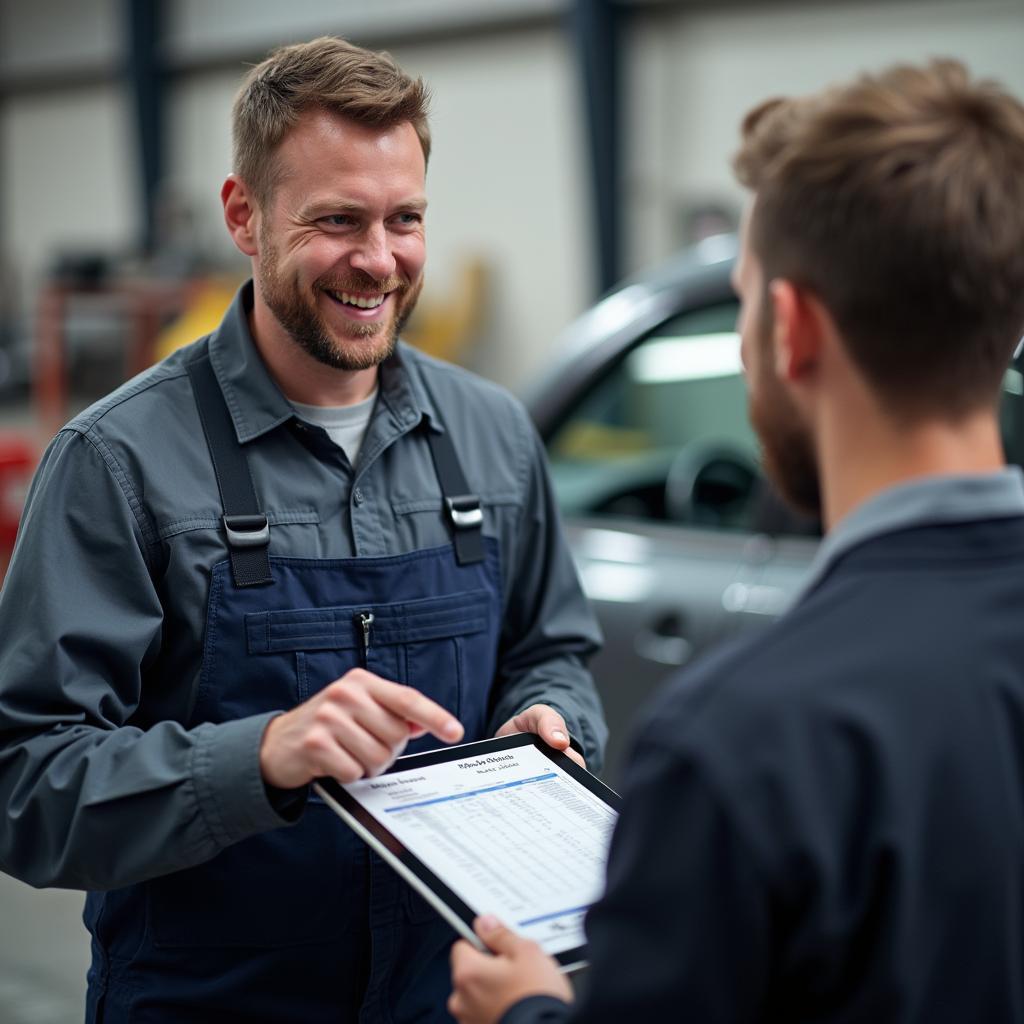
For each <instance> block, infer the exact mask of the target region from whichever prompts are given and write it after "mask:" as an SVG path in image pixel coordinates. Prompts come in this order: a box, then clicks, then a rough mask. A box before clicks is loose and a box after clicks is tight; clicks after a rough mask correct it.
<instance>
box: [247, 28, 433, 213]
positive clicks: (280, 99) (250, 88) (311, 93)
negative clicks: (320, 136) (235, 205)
mask: <svg viewBox="0 0 1024 1024" xmlns="http://www.w3.org/2000/svg"><path fill="white" fill-rule="evenodd" d="M428 104H429V94H428V92H427V88H426V86H425V85H424V84H423V81H422V79H419V78H417V79H413V78H410V77H409V76H408V75H407V74H405V72H404V71H402V69H401V68H400V67H399V66H398V65H397V64H396V63H395V61H394V60H393V59H392V57H391V55H390V54H388V53H385V52H383V51H374V50H366V49H363V48H362V47H360V46H354V45H353V44H352V43H349V42H346V41H345V40H344V39H338V38H335V37H333V36H322V37H321V38H319V39H314V40H312V41H311V42H308V43H297V44H295V45H292V46H282V47H280V48H279V49H277V50H274V51H273V53H271V54H270V56H269V57H267V58H266V60H264V61H263V62H262V63H260V64H257V65H256V66H255V67H254V68H252V69H251V70H250V72H249V74H248V75H246V77H245V80H244V82H243V83H242V86H241V88H240V89H239V91H238V95H237V96H236V97H235V102H234V106H233V108H232V112H231V123H232V138H233V144H234V170H235V173H236V174H238V175H239V177H241V179H242V180H243V181H244V182H245V183H246V184H247V185H248V186H249V188H250V189H251V190H252V192H253V193H254V195H255V197H256V199H257V201H258V202H259V203H266V201H267V199H268V198H269V197H270V195H271V193H272V192H273V189H274V185H275V183H276V173H277V165H276V161H275V160H274V153H275V151H276V150H277V147H278V146H279V145H280V143H281V140H282V139H283V138H284V136H285V134H286V133H287V132H288V130H289V129H290V128H291V127H292V126H293V125H294V124H295V123H296V121H298V119H299V117H301V116H302V114H303V113H304V112H306V111H308V110H313V109H320V110H326V111H328V112H330V113H333V114H337V115H339V116H341V117H347V118H350V119H351V120H353V121H356V122H357V123H359V124H362V125H366V126H368V127H372V128H379V129H381V130H386V129H388V128H392V127H394V126H395V125H397V124H401V123H403V122H406V121H408V122H409V123H411V124H412V126H413V128H415V129H416V134H417V136H418V137H419V140H420V145H421V146H422V148H423V156H424V158H425V159H429V157H430V128H429V126H428V124H427V107H428Z"/></svg>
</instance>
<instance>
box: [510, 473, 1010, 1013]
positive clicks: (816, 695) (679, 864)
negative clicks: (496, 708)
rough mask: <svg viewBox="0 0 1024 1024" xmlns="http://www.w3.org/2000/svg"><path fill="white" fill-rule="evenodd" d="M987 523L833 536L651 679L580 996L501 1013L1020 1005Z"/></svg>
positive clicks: (1003, 539) (996, 613)
mask: <svg viewBox="0 0 1024 1024" xmlns="http://www.w3.org/2000/svg"><path fill="white" fill-rule="evenodd" d="M1000 476H1001V478H1002V480H1003V481H1004V482H1005V483H1007V485H1008V486H1015V487H1016V489H1017V492H1018V498H1017V499H1015V500H1016V501H1017V502H1018V503H1019V492H1020V482H1019V477H1018V476H1015V475H1013V474H1001V475H1000ZM996 479H999V477H997V478H996ZM1011 481H1012V483H1011ZM982 504H983V503H982ZM999 515H1000V518H990V519H978V518H975V519H973V520H971V519H969V518H968V519H960V520H959V521H957V520H956V517H952V519H951V520H949V521H945V522H942V521H939V522H928V521H926V520H925V521H921V522H919V523H918V525H916V526H914V525H907V526H905V527H904V528H899V529H894V530H889V531H888V532H884V533H881V534H874V535H871V536H868V537H866V538H865V539H863V540H861V541H859V542H857V543H854V544H853V545H852V546H850V547H848V548H847V549H846V550H845V551H843V552H842V553H840V554H839V555H838V556H837V557H835V558H834V559H833V560H832V561H831V563H830V564H829V566H828V567H827V569H826V570H825V572H824V575H823V576H822V577H821V578H820V579H819V580H818V581H817V582H816V585H815V586H814V587H813V588H812V590H811V591H810V593H809V594H808V595H807V596H805V597H804V599H803V600H802V601H801V602H799V604H798V605H797V607H796V608H794V609H793V610H792V611H791V612H790V613H789V614H788V615H786V616H785V617H784V618H783V619H782V620H780V621H779V622H778V623H777V624H776V625H775V626H774V627H773V628H772V629H770V630H768V631H767V632H765V633H764V634H762V635H759V636H758V637H757V638H755V639H753V640H748V641H746V642H744V643H742V644H741V645H740V646H736V647H733V648H730V649H728V650H724V651H722V652H721V653H719V654H717V655H716V656H712V657H711V658H710V659H708V660H707V661H705V662H704V663H703V665H701V666H700V667H698V668H697V669H695V670H694V671H691V672H689V673H684V674H683V675H682V676H681V677H680V678H679V679H678V680H677V681H676V682H675V683H674V684H673V685H671V686H670V687H669V688H668V690H667V691H666V692H665V693H664V694H663V695H662V697H661V699H660V700H659V701H658V703H657V706H656V707H655V708H653V709H652V711H651V714H650V715H649V716H648V717H647V719H646V724H645V725H644V727H643V729H642V730H641V732H640V735H639V740H638V742H637V744H636V747H635V750H634V756H633V758H632V763H631V770H630V772H629V775H628V781H627V785H626V787H625V794H624V796H625V802H624V812H623V814H622V817H621V820H620V822H619V825H618V828H617V830H616V833H615V837H614V840H613V844H612V851H611V859H610V867H609V879H608V892H607V895H606V897H605V898H604V899H603V901H602V902H600V903H599V904H598V905H597V907H596V908H595V909H594V910H593V912H592V913H591V915H590V917H589V919H588V923H587V928H588V933H589V937H590V942H591V949H592V964H593V969H592V971H591V972H590V978H589V983H588V985H587V991H586V993H585V994H584V995H583V996H582V998H581V999H580V1002H579V1003H578V1005H577V1008H576V1009H575V1010H573V1011H572V1012H570V1009H569V1008H568V1007H566V1006H564V1005H563V1004H561V1003H557V1002H556V1001H554V1000H551V999H547V998H540V997H538V998H534V999H530V1000H526V1001H524V1002H522V1003H520V1004H518V1005H517V1006H516V1007H513V1008H512V1010H511V1011H510V1012H509V1013H508V1014H506V1016H505V1018H504V1021H503V1024H522V1022H525V1021H532V1022H539V1021H561V1020H567V1019H571V1020H572V1021H580V1022H584V1021H585V1022H587V1024H605V1022H607V1024H611V1022H615V1024H620V1022H622V1021H626V1020H633V1021H644V1022H655V1021H657V1022H659V1024H661V1022H666V1021H677V1020H678V1021H683V1020H685V1021H699V1022H701V1024H712V1022H718V1021H721V1022H726V1021H728V1022H730V1024H736V1022H742V1021H786V1022H799V1021H807V1022H809V1021H814V1022H816V1024H819V1022H820V1024H824V1022H837V1024H838V1022H854V1021H857V1022H861V1021H863V1022H872V1024H876V1022H886V1024H890V1022H901V1024H902V1022H921V1024H925V1022H927V1024H941V1022H947V1021H948V1022H950V1024H953V1022H956V1024H965V1022H982V1021H984V1022H985V1024H999V1022H1007V1024H1009V1022H1020V1021H1024V516H1021V515H1016V516H1007V515H1006V510H1005V508H1004V509H1003V510H1002V511H1001V512H1000V513H999ZM938 518H939V519H940V520H941V519H942V518H943V517H941V516H940V517H938ZM868 532H869V533H870V531H868Z"/></svg>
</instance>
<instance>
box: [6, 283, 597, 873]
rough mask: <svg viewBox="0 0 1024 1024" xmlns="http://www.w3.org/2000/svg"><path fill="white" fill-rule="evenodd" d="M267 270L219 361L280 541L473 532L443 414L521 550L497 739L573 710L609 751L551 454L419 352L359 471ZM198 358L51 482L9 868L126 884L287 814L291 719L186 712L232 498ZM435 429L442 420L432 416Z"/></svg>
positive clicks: (497, 518) (511, 589) (30, 550)
mask: <svg viewBox="0 0 1024 1024" xmlns="http://www.w3.org/2000/svg"><path fill="white" fill-rule="evenodd" d="M249 308H251V285H249V286H246V287H245V288H243V290H242V291H241V292H240V293H239V295H238V297H236V299H235V302H234V304H233V305H232V307H231V309H230V310H229V312H228V313H227V314H226V316H225V319H224V321H223V323H222V324H221V327H220V328H219V330H218V331H217V332H215V333H214V334H213V335H212V336H211V340H210V358H211V362H212V365H213V367H214V370H215V372H216V375H217V378H218V381H219V383H220V386H221V389H222V391H223V394H224V397H225V399H226V401H227V404H228V407H229V409H230V412H231V417H232V420H233V422H234V427H235V431H236V433H237V437H238V440H239V442H240V443H241V444H242V446H243V449H244V451H245V454H246V456H247V458H248V462H249V466H250V471H251V473H252V477H253V481H254V484H255V488H256V493H257V495H258V496H259V500H260V502H261V505H262V507H263V510H264V511H265V512H266V515H267V518H268V520H269V522H270V526H271V538H272V539H271V550H272V552H273V553H274V554H275V555H281V556H286V557H287V556H292V557H304V558H321V559H328V558H351V557H358V556H371V555H386V554H399V553H403V552H408V551H413V550H419V549H423V548H429V547H436V546H437V545H439V544H444V543H447V542H450V534H449V531H448V527H447V525H446V523H445V520H444V517H443V516H442V511H441V510H442V500H441V492H440V487H439V484H438V482H437V477H436V474H435V470H434V465H433V461H432V458H431V454H430V449H429V446H428V443H427V440H426V437H425V435H424V429H423V428H424V427H426V428H428V429H435V430H446V431H448V432H449V433H450V435H451V437H452V440H453V442H454V445H455V448H456V450H457V453H458V457H459V460H460V462H461V463H462V468H463V471H464V473H465V475H466V477H467V479H468V480H469V482H470V485H471V486H472V487H473V488H474V490H475V491H476V492H477V493H478V494H479V496H480V498H481V499H482V502H483V507H484V516H485V518H484V532H485V534H487V535H488V536H492V537H494V538H496V539H497V541H498V544H499V549H500V554H501V569H502V590H503V601H504V609H503V613H504V617H503V622H502V629H501V636H500V644H499V651H498V658H497V670H496V673H497V678H496V681H495V690H496V693H497V699H496V701H495V706H494V711H493V715H492V719H491V723H490V729H491V731H492V732H493V731H494V730H495V729H497V728H498V726H499V725H501V724H502V723H503V722H504V721H506V720H507V719H508V718H510V717H511V716H513V715H514V714H516V713H517V712H519V711H521V710H522V709H523V708H525V707H527V706H529V705H531V704H533V703H546V704H549V705H551V706H553V707H555V708H556V709H557V710H559V711H560V712H561V713H562V714H563V716H564V717H565V719H566V724H567V726H568V728H569V730H570V732H571V733H572V734H573V735H574V736H575V737H577V738H578V739H579V740H580V742H581V744H582V746H583V748H584V752H585V755H586V757H587V758H588V762H589V764H590V765H591V766H592V767H595V766H596V765H597V764H598V761H599V758H600V750H601V747H602V744H603V741H604V738H605V727H604V723H603V720H602V717H601V712H600V706H599V701H598V698H597V695H596V692H595V690H594V687H593V682H592V680H591V678H590V676H589V674H588V673H587V671H586V669H585V668H584V665H583V659H585V657H586V656H588V655H589V654H590V653H591V652H592V651H593V650H594V649H595V648H596V646H597V644H598V643H599V640H600V637H599V632H598V628H597V625H596V622H595V621H594V618H593V616H592V614H591V612H590V610H589V608H588V606H587V604H586V601H585V599H584V597H583V594H582V592H581V590H580V586H579V583H578V580H577V577H576V572H575V569H574V567H573V564H572V561H571V558H570V555H569V552H568V550H567V547H566V545H565V542H564V540H563V537H562V534H561V530H560V527H559V523H558V517H557V511H556V508H555V503H554V500H553V497H552V492H551V487H550V482H549V480H548V476H547V470H546V466H545V461H544V455H543V449H542V447H541V445H540V442H539V440H538V438H537V435H536V433H535V431H534V429H533V427H532V424H531V422H530V420H529V418H528V416H527V414H526V412H525V410H524V409H523V408H522V406H521V405H520V404H519V403H518V402H517V401H516V400H515V399H513V398H512V397H511V396H510V395H509V394H508V393H507V392H505V391H504V390H502V389H501V388H499V387H497V386H496V385H493V384H490V383H488V382H485V381H482V380H480V379H479V378H477V377H475V376H473V375H472V374H469V373H467V372H465V371H463V370H460V369H458V368H456V367H452V366H449V365H447V364H443V363H440V362H438V361H436V360H433V359H430V358H428V357H427V356H425V355H423V354H421V353H418V352H416V351H414V350H413V349H410V348H408V347H406V346H404V345H401V344H400V345H399V347H398V350H397V352H396V354H395V355H394V356H393V357H392V358H391V359H389V360H388V361H387V362H386V363H385V364H384V365H383V366H382V367H381V371H380V394H379V399H378V402H377V406H376V408H375V411H374V414H373V418H372V420H371V422H370V425H369V428H368V429H367V432H366V436H365V438H364V441H363V445H362V448H361V450H360V452H359V457H358V460H357V463H356V465H355V466H354V467H353V466H352V465H351V464H350V463H349V461H348V459H347V458H346V456H345V455H344V453H343V452H342V451H341V450H340V449H339V448H338V447H337V446H335V445H334V444H333V443H332V442H331V441H330V440H329V438H328V437H327V435H326V433H325V432H324V431H323V430H322V429H321V428H319V427H316V426H314V425H312V424H309V423H304V422H302V421H301V420H299V419H298V418H297V417H296V415H295V411H294V409H293V408H292V406H291V405H290V404H289V402H288V401H287V399H286V398H285V397H284V396H283V395H282V393H281V392H280V391H279V390H278V388H277V386H276V385H275V383H274V381H273V380H272V379H271V377H270V376H269V374H268V372H267V370H266V368H265V367H264V364H263V362H262V360H261V358H260V356H259V354H258V352H257V350H256V348H255V345H254V344H253V341H252V338H251V335H250V333H249V327H248V321H247V310H248V309H249ZM194 352H195V346H190V347H189V348H186V349H183V350H181V351H179V352H177V353H175V354H174V355H172V356H171V357H169V358H168V359H167V360H165V361H164V362H162V363H160V364H159V365H157V366H155V367H153V368H152V369H151V370H149V371H147V372H146V373H144V374H142V375H141V376H139V377H137V378H135V379H134V380H131V381H129V382H128V383H126V384H125V385H123V386H122V387H121V388H119V389H118V390H117V391H116V392H114V393H113V394H112V395H110V396H108V397H107V398H105V399H103V400H102V401H100V402H99V403H97V404H96V405H94V406H92V407H91V408H90V409H88V410H87V411H85V412H84V413H82V414H81V415H80V416H78V417H76V418H75V419H74V420H73V421H72V422H71V423H69V424H68V425H67V426H66V427H65V428H64V429H63V430H62V431H61V432H60V433H59V434H58V435H57V437H56V438H55V439H54V441H53V442H52V443H51V445H50V447H49V448H48V450H47V452H46V454H45V456H44V458H43V460H42V463H41V465H40V467H39V470H38V472H37V474H36V477H35V479H34V481H33V484H32V487H31V490H30V492H29V496H28V500H27V503H26V506H25V510H24V514H23V517H22V522H21V529H20V534H19V537H18V542H17V545H16V549H15V552H14V556H13V559H12V561H11V564H10V568H9V570H8V574H7V578H6V581H5V584H4V588H3V593H2V596H0V638H2V639H0V807H2V808H3V816H4V817H3V824H2V826H0V867H2V868H3V870H5V871H7V872H9V873H10V874H13V875H16V876H18V877H19V878H22V879H24V880H25V881H27V882H29V883H31V884H33V885H39V886H42V885H59V886H64V887H69V888H85V889H108V888H114V887H119V886H123V885H127V884H130V883H133V882H136V881H139V880H142V879H145V878H149V877H153V876H155V875H158V874H162V873H165V872H169V871H173V870H178V869H181V868H185V867H189V866H191V865H193V864H196V863H200V862H202V861H204V860H207V859H209V858H210V857H212V856H214V855H215V854H216V853H218V852H219V851H220V850H221V849H223V848H224V847H225V846H227V845H229V844H231V843H234V842H237V841H238V840H240V839H243V838H245V837H246V836H248V835H251V834H254V833H256V832H259V831H262V830H265V829H268V828H274V827H276V826H279V825H281V824H283V823H285V819H284V818H283V817H282V816H281V814H280V813H279V812H278V810H277V809H276V808H275V806H274V805H273V804H272V803H271V801H270V800H269V799H268V795H267V792H266V790H265V787H264V785H263V782H262V779H261V776H260V772H259V764H258V750H259V743H260V738H261V735H262V733H263V730H264V728H265V726H266V724H267V721H268V718H269V717H270V716H268V715H259V716H254V717H251V718H243V719H239V720H236V721H231V722H226V723H223V724H210V723H206V724H202V725H199V726H197V727H195V728H192V729H188V728H186V727H185V724H184V723H187V722H188V721H189V719H190V714H191V711H192V708H193V706H194V704H195V700H196V687H197V683H198V678H199V670H200V664H201V658H202V650H203V640H204V621H205V614H206V606H207V590H208V585H209V579H210V569H211V567H212V566H213V565H214V564H216V563H217V562H220V561H222V560H223V559H224V558H225V557H226V548H225V542H224V537H223V530H222V527H221V515H222V509H221V502H220V497H219V493H218V489H217V482H216V479H215V477H214V471H213V466H212V463H211V461H210V455H209V451H208V449H207V446H206V442H205V440H204V435H203V430H202V427H201V424H200V421H199V416H198V412H197V408H196V404H195V400H194V398H193V394H192V388H191V386H190V383H189V378H188V375H187V371H186V364H187V362H188V360H189V359H190V358H192V357H193V355H194ZM424 420H426V421H427V422H426V424H424V423H423V421H424Z"/></svg>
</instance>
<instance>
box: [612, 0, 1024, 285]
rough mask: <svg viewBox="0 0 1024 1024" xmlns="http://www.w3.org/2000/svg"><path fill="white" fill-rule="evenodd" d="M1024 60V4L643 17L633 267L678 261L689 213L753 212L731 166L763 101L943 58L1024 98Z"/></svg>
mask: <svg viewBox="0 0 1024 1024" xmlns="http://www.w3.org/2000/svg"><path fill="white" fill-rule="evenodd" d="M1022 54H1024V3H1021V0H927V2H919V0H889V2H886V3H867V4H865V3H857V2H852V0H836V2H833V3H829V4H811V3H793V2H790V3H778V4H773V5H771V6H770V7H768V6H758V7H736V6H727V7H726V8H725V9H715V8H711V9H708V8H704V9H699V10H687V9H686V8H685V7H684V8H679V7H676V8H671V9H662V10H658V11H655V12H650V13H648V14H643V15H640V16H639V17H638V18H637V23H636V30H635V32H634V34H633V38H632V39H631V46H630V62H631V65H632V81H633V83H634V88H633V91H632V95H631V107H630V110H631V117H630V121H631V124H632V131H633V136H632V139H631V142H630V146H629V157H628V161H629V163H628V166H629V168H630V173H629V188H628V197H627V203H628V211H629V216H630V219H631V221H632V224H633V228H632V231H631V232H630V235H629V253H628V259H629V262H630V265H631V266H634V267H635V266H642V265H644V264H646V263H649V262H652V261H655V260H658V259H660V258H662V257H663V256H664V255H666V254H667V253H669V252H671V251H672V249H673V247H674V245H675V244H676V242H677V241H678V233H677V231H676V217H675V213H676V211H678V209H679V208H680V207H681V206H683V205H686V204H689V203H692V202H693V201H696V200H700V199H702V198H707V199H714V198H717V197H724V198H726V199H729V200H731V201H733V202H736V203H739V202H741V201H742V193H741V192H740V190H739V188H738V187H737V186H736V185H735V184H734V182H733V181H732V178H731V173H730V171H729V160H730V159H731V155H732V153H733V152H734V151H735V149H736V146H737V143H738V140H739V124H740V121H741V119H742V117H743V115H744V113H745V112H746V111H747V110H748V109H750V107H752V106H753V105H754V104H756V103H758V102H759V101H761V100H763V99H766V98H767V97H769V96H773V95H776V96H777V95H786V94H797V93H803V92H809V91H812V90H815V89H818V88H821V87H822V86H824V85H826V84H828V83H830V82H835V81H841V80H843V79H846V78H849V77H851V76H852V75H854V74H856V73H858V72H860V71H864V70H870V69H878V68H881V67H884V66H886V65H888V64H891V63H894V62H896V61H922V60H925V59H927V58H929V57H935V56H952V57H957V58H960V59H962V60H964V61H965V62H966V63H967V65H968V66H969V67H970V68H971V70H972V71H973V72H974V73H976V74H978V75H990V76H993V77H997V78H999V79H1001V80H1002V82H1003V83H1004V84H1005V85H1006V86H1007V87H1008V88H1010V89H1011V90H1012V91H1013V92H1015V93H1016V94H1017V95H1019V96H1022V97H1024V57H1022ZM652 99H653V102H650V100H652Z"/></svg>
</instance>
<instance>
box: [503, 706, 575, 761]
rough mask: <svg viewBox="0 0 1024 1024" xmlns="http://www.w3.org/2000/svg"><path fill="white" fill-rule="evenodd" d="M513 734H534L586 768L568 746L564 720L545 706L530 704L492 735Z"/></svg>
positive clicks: (567, 733) (553, 710)
mask: <svg viewBox="0 0 1024 1024" xmlns="http://www.w3.org/2000/svg"><path fill="white" fill-rule="evenodd" d="M514 732H535V733H536V734H537V735H538V736H539V737H540V738H541V739H542V740H543V741H544V742H545V743H547V744H548V746H550V747H554V748H555V749H556V750H561V751H562V752H563V753H564V754H565V755H566V757H571V758H572V759H573V760H574V761H575V762H576V763H577V764H578V765H579V766H580V767H581V768H586V767H587V762H586V761H584V760H583V757H582V755H580V754H578V753H577V752H576V751H575V750H573V749H572V747H570V746H569V730H568V729H566V727H565V719H564V718H562V716H561V715H560V714H559V713H558V712H557V711H555V709H554V708H549V707H548V706H547V705H546V704H531V705H530V706H529V707H528V708H527V709H526V710H525V711H520V712H519V714H518V715H516V716H515V718H510V719H509V720H508V721H507V722H506V723H505V724H504V725H503V726H502V727H501V728H500V729H499V730H498V731H497V732H496V733H495V734H494V735H495V736H511V735H512V733H514Z"/></svg>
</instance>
